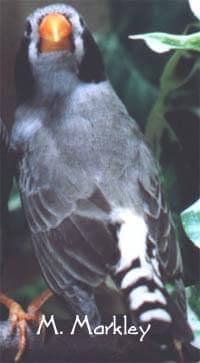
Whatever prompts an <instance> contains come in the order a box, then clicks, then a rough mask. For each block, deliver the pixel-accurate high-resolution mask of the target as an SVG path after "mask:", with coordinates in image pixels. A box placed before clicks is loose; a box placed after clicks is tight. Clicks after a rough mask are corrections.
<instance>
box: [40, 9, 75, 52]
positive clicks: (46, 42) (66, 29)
mask: <svg viewBox="0 0 200 363" xmlns="http://www.w3.org/2000/svg"><path fill="white" fill-rule="evenodd" d="M71 33H72V25H71V23H70V22H69V21H68V20H67V18H66V17H65V16H64V15H62V14H59V13H52V14H49V15H46V16H45V17H44V18H43V19H42V21H41V23H40V26H39V35H40V52H41V53H49V52H56V51H61V50H66V49H71V39H70V35H71Z"/></svg>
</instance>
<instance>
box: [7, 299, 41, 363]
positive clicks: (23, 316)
mask: <svg viewBox="0 0 200 363" xmlns="http://www.w3.org/2000/svg"><path fill="white" fill-rule="evenodd" d="M9 309H10V313H9V321H10V324H11V334H13V333H15V331H16V329H17V328H18V331H19V345H18V352H17V354H16V356H15V362H18V361H19V360H20V359H21V357H22V355H23V353H24V351H25V348H26V341H27V329H28V323H27V322H28V321H30V322H36V323H37V324H39V322H40V313H39V312H38V311H37V312H34V313H33V312H30V311H29V308H28V311H27V312H25V311H24V310H23V308H22V307H21V306H20V305H19V304H18V303H16V302H14V301H13V302H12V303H11V305H10V307H9Z"/></svg>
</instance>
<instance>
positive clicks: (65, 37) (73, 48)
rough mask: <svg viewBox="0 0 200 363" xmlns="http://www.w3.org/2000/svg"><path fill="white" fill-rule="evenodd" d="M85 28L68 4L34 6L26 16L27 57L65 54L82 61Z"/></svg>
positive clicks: (56, 56)
mask: <svg viewBox="0 0 200 363" xmlns="http://www.w3.org/2000/svg"><path fill="white" fill-rule="evenodd" d="M85 30H86V25H85V23H84V21H83V20H82V17H81V16H80V15H79V14H78V12H77V11H76V10H74V9H73V8H72V7H71V6H67V5H64V4H55V5H49V6H46V7H44V8H40V9H37V10H35V11H34V12H33V13H32V14H31V15H29V16H28V18H27V21H26V30H25V34H24V37H25V39H26V40H27V43H28V44H29V51H28V53H29V59H30V61H31V62H37V61H41V60H43V61H44V62H45V61H46V62H47V60H49V59H51V60H52V61H53V60H54V59H56V58H58V57H59V56H61V55H63V54H64V55H65V57H67V56H68V57H70V55H73V57H74V58H76V60H77V62H81V59H82V57H83V56H84V44H83V43H84V39H83V37H84V32H85Z"/></svg>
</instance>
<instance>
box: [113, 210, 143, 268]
mask: <svg viewBox="0 0 200 363" xmlns="http://www.w3.org/2000/svg"><path fill="white" fill-rule="evenodd" d="M111 220H112V222H115V223H116V222H120V223H121V227H120V230H119V231H118V247H119V250H120V254H121V258H120V261H119V266H118V267H117V272H119V271H121V270H124V269H126V268H129V267H130V266H131V264H132V262H133V261H134V260H135V259H136V258H139V259H140V263H141V265H147V262H146V238H147V232H148V229H147V225H146V223H145V221H144V219H143V218H142V217H141V216H139V215H136V214H135V213H134V212H133V211H132V210H130V209H125V208H118V209H116V210H114V211H113V213H112V215H111Z"/></svg>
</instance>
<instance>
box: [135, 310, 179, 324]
mask: <svg viewBox="0 0 200 363" xmlns="http://www.w3.org/2000/svg"><path fill="white" fill-rule="evenodd" d="M152 319H156V320H161V321H165V322H167V323H170V322H171V321H172V319H171V317H170V315H169V314H168V313H167V311H165V310H164V309H152V310H149V311H145V312H144V313H142V314H141V315H140V320H141V321H142V322H144V323H147V322H149V321H151V320H152Z"/></svg>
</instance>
